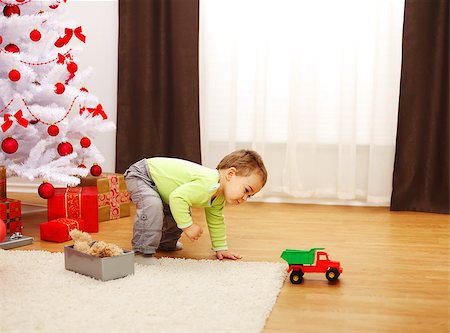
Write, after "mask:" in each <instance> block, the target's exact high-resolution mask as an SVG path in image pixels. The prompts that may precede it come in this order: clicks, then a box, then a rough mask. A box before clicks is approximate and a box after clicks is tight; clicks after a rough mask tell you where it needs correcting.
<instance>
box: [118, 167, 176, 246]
mask: <svg viewBox="0 0 450 333" xmlns="http://www.w3.org/2000/svg"><path fill="white" fill-rule="evenodd" d="M124 175H125V182H126V183H127V187H128V191H129V192H130V198H131V200H132V201H133V202H134V203H135V204H136V216H135V217H134V224H133V238H132V240H131V245H132V247H133V250H134V251H135V252H141V253H144V254H153V253H155V252H156V250H157V249H160V250H165V251H172V250H175V247H176V244H177V241H178V239H179V238H180V236H181V233H182V230H181V229H180V228H178V226H177V224H176V222H175V220H174V218H173V216H172V214H171V212H170V207H169V205H167V204H165V203H163V201H162V200H161V197H160V195H159V193H158V189H157V188H156V186H155V183H154V182H153V180H152V177H151V175H150V172H149V171H148V168H147V161H146V160H145V159H142V160H140V161H139V162H136V163H135V164H133V165H132V166H130V167H129V168H128V169H127V170H126V171H125V174H124Z"/></svg>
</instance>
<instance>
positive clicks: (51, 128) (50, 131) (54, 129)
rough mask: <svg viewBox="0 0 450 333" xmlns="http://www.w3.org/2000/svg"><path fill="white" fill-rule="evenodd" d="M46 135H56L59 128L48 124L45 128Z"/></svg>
mask: <svg viewBox="0 0 450 333" xmlns="http://www.w3.org/2000/svg"><path fill="white" fill-rule="evenodd" d="M47 133H48V135H51V136H57V135H58V133H59V128H58V126H56V125H50V126H49V127H48V129H47Z"/></svg>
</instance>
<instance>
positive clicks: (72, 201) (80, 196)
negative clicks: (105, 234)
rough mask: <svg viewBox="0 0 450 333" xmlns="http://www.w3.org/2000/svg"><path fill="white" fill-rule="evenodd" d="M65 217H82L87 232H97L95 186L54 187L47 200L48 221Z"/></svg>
mask: <svg viewBox="0 0 450 333" xmlns="http://www.w3.org/2000/svg"><path fill="white" fill-rule="evenodd" d="M61 217H67V218H70V219H83V220H84V222H85V230H84V231H87V232H98V210H97V187H95V186H86V187H68V188H56V189H55V195H54V196H53V197H51V198H50V199H48V201H47V218H48V220H49V221H51V220H54V219H57V218H61Z"/></svg>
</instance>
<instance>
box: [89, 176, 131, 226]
mask: <svg viewBox="0 0 450 333" xmlns="http://www.w3.org/2000/svg"><path fill="white" fill-rule="evenodd" d="M80 185H81V186H82V187H84V186H96V187H97V204H98V221H99V222H102V221H108V220H116V219H119V218H122V217H126V216H130V194H129V193H128V190H127V185H126V183H125V178H124V176H123V175H122V174H118V173H103V174H102V175H101V176H98V177H94V176H87V177H85V178H82V179H81V184H80Z"/></svg>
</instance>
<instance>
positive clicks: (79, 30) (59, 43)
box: [55, 26, 86, 47]
mask: <svg viewBox="0 0 450 333" xmlns="http://www.w3.org/2000/svg"><path fill="white" fill-rule="evenodd" d="M64 32H65V35H64V37H59V38H58V39H57V40H56V42H55V46H56V47H63V46H64V45H66V44H67V43H69V42H70V40H71V39H72V36H73V35H75V37H77V38H78V39H79V40H81V41H82V42H83V43H86V36H85V35H83V32H82V28H81V26H80V27H78V28H75V29H70V28H66V29H65V30H64Z"/></svg>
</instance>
